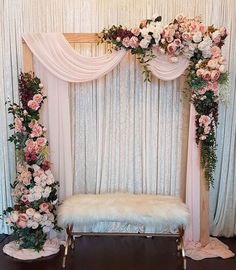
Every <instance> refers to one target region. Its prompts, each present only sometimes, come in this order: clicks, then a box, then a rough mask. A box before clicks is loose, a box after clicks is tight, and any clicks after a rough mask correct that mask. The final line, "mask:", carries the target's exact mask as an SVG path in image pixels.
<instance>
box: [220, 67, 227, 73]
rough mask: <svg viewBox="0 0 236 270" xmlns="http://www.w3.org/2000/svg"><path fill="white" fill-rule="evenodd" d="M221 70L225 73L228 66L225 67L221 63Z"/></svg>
mask: <svg viewBox="0 0 236 270" xmlns="http://www.w3.org/2000/svg"><path fill="white" fill-rule="evenodd" d="M219 71H220V73H225V72H226V67H225V65H220V67H219Z"/></svg>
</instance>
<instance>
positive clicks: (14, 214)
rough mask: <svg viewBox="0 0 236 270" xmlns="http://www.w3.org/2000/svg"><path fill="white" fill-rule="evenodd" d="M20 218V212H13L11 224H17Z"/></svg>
mask: <svg viewBox="0 0 236 270" xmlns="http://www.w3.org/2000/svg"><path fill="white" fill-rule="evenodd" d="M18 217H19V215H18V212H17V211H13V213H12V214H11V215H10V217H9V218H10V221H11V222H13V223H15V222H17V220H18Z"/></svg>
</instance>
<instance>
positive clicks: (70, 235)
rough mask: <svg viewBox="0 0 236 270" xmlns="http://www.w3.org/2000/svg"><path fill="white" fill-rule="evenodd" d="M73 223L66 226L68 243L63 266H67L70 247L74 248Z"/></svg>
mask: <svg viewBox="0 0 236 270" xmlns="http://www.w3.org/2000/svg"><path fill="white" fill-rule="evenodd" d="M72 231H73V224H71V225H68V226H67V228H66V233H67V237H66V245H65V252H64V256H63V260H62V268H65V267H66V257H67V254H68V250H69V247H70V246H71V248H72V249H74V237H73V232H72Z"/></svg>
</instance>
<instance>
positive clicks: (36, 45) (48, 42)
mask: <svg viewBox="0 0 236 270" xmlns="http://www.w3.org/2000/svg"><path fill="white" fill-rule="evenodd" d="M22 37H23V39H24V40H25V42H26V43H27V45H28V46H29V48H30V50H31V51H32V52H33V54H34V55H35V56H36V58H37V59H38V60H39V61H40V63H41V64H42V65H43V66H44V67H46V68H47V70H48V71H50V72H51V73H52V74H53V75H55V76H56V77H57V78H59V79H61V80H63V81H67V82H74V83H78V82H88V81H92V80H96V79H98V78H101V77H103V76H104V75H105V74H107V73H108V72H110V71H111V70H112V69H114V67H116V66H117V65H118V64H119V63H120V61H121V60H122V59H123V57H124V55H125V54H126V51H125V50H123V49H121V50H119V51H113V52H112V53H110V54H109V53H108V54H105V55H103V56H97V57H87V56H83V55H81V54H78V53H77V52H76V51H75V50H73V48H72V47H71V46H70V44H69V43H68V42H67V40H66V39H65V38H64V36H63V35H62V34H60V33H25V34H23V36H22ZM188 62H189V61H188V60H187V59H185V58H183V57H179V61H178V62H177V63H171V62H170V61H169V60H168V58H167V56H166V55H162V54H158V53H157V52H156V58H154V59H153V60H152V61H150V63H149V65H150V70H151V71H152V74H153V75H154V76H156V77H157V78H159V79H162V80H166V81H170V80H174V79H176V78H178V77H179V76H180V75H181V74H183V72H184V71H185V69H186V68H187V67H188Z"/></svg>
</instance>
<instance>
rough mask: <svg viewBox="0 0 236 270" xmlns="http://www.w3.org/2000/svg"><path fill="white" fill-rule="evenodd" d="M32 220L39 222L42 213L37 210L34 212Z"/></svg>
mask: <svg viewBox="0 0 236 270" xmlns="http://www.w3.org/2000/svg"><path fill="white" fill-rule="evenodd" d="M33 220H34V221H37V222H40V221H41V220H42V215H41V214H40V213H39V212H36V213H35V214H34V216H33Z"/></svg>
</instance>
